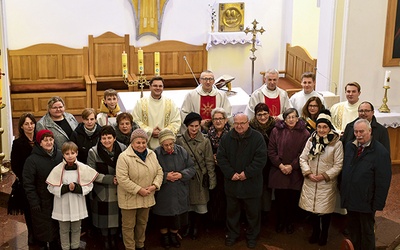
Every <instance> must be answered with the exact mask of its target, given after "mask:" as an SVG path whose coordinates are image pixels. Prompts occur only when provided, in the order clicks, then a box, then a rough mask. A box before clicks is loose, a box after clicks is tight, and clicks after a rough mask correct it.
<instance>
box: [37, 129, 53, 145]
mask: <svg viewBox="0 0 400 250" xmlns="http://www.w3.org/2000/svg"><path fill="white" fill-rule="evenodd" d="M45 135H47V137H51V138H54V134H53V132H51V131H50V130H48V129H42V130H40V131H39V132H37V134H36V142H37V143H39V144H40V142H41V141H42V140H43V138H44V136H45Z"/></svg>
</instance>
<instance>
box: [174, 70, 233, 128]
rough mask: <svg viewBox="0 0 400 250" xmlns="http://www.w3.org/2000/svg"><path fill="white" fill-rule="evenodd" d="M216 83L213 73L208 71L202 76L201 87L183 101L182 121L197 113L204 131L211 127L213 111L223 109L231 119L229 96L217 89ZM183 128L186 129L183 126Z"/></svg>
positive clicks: (187, 95) (188, 94)
mask: <svg viewBox="0 0 400 250" xmlns="http://www.w3.org/2000/svg"><path fill="white" fill-rule="evenodd" d="M214 83H215V78H214V73H213V72H212V71H210V70H206V71H203V72H202V73H201V74H200V85H199V86H197V88H195V89H194V90H192V91H190V92H189V93H187V94H186V96H185V100H184V101H183V104H182V108H181V118H182V121H183V120H185V118H186V116H187V115H188V114H189V113H190V112H195V113H198V114H200V116H201V118H202V120H201V123H200V125H201V127H202V129H206V128H208V127H209V126H210V125H211V111H212V110H213V109H215V108H223V109H224V110H225V111H226V113H227V115H228V119H229V118H231V116H232V115H231V113H232V107H231V104H230V102H229V100H228V96H227V95H226V93H225V92H223V91H222V90H219V89H217V87H215V85H214ZM182 127H183V128H186V127H185V125H183V124H182ZM183 130H185V129H183ZM181 131H182V130H181Z"/></svg>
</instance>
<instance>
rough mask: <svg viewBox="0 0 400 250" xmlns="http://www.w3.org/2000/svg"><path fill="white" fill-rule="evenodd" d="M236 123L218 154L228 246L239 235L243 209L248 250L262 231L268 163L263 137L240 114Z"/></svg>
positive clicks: (223, 139)
mask: <svg viewBox="0 0 400 250" xmlns="http://www.w3.org/2000/svg"><path fill="white" fill-rule="evenodd" d="M233 121H234V123H233V126H234V129H232V130H231V131H229V133H228V134H226V135H225V136H224V137H222V139H221V143H220V144H219V147H218V152H217V162H218V165H219V167H220V168H221V171H222V173H223V174H224V180H225V194H226V199H227V219H226V225H227V229H228V237H227V238H226V239H225V245H226V246H232V245H234V244H235V242H236V240H237V238H238V237H239V235H240V212H241V205H244V210H245V212H246V218H247V222H248V227H247V230H246V238H247V247H248V248H255V247H256V245H257V241H256V240H257V237H258V235H259V233H260V227H261V223H260V222H261V218H260V217H261V194H262V184H263V175H262V170H263V168H264V166H265V164H266V162H267V147H266V145H265V142H264V138H263V136H262V135H261V134H260V133H259V132H258V131H256V130H253V129H252V128H250V126H249V118H248V116H247V115H245V114H243V113H239V114H237V115H235V116H234V118H233Z"/></svg>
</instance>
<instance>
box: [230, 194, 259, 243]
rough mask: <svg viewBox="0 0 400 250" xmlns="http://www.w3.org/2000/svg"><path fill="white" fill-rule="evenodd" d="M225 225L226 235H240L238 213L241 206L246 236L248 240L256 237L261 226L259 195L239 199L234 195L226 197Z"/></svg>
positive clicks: (236, 236)
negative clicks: (245, 222)
mask: <svg viewBox="0 0 400 250" xmlns="http://www.w3.org/2000/svg"><path fill="white" fill-rule="evenodd" d="M226 205H227V209H226V216H227V218H226V227H227V229H228V237H229V238H232V239H236V238H238V237H239V235H240V214H241V210H242V208H243V209H244V211H245V214H246V219H247V223H248V227H247V230H246V238H247V239H248V240H255V239H257V237H258V235H259V233H260V227H261V202H260V197H256V198H248V199H239V198H236V197H231V196H227V197H226Z"/></svg>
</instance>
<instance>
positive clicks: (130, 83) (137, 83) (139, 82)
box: [124, 74, 150, 98]
mask: <svg viewBox="0 0 400 250" xmlns="http://www.w3.org/2000/svg"><path fill="white" fill-rule="evenodd" d="M124 82H125V84H126V85H128V86H138V87H139V88H140V98H142V97H143V88H144V86H145V85H147V86H149V85H150V84H149V81H148V80H146V76H144V75H143V74H140V75H139V76H138V78H137V79H135V80H130V79H128V78H124Z"/></svg>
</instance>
